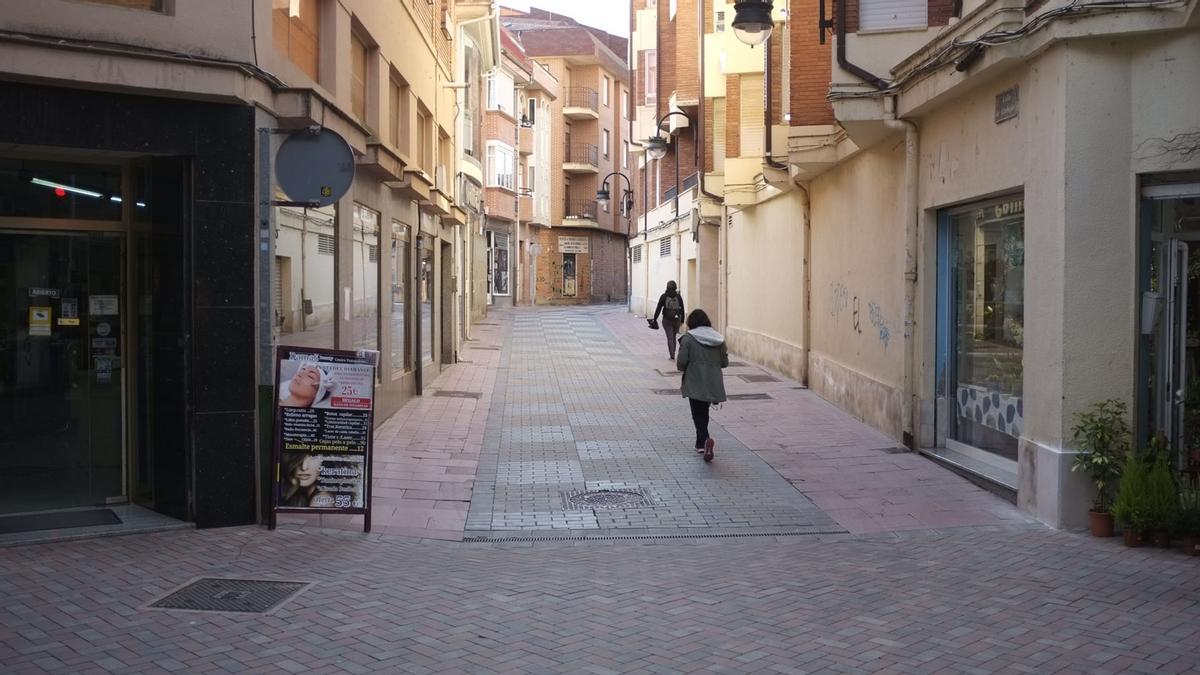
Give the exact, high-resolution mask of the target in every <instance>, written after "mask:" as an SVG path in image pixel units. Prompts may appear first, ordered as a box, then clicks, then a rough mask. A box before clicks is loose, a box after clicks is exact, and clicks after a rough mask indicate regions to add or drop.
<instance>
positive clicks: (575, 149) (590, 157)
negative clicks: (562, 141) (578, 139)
mask: <svg viewBox="0 0 1200 675" xmlns="http://www.w3.org/2000/svg"><path fill="white" fill-rule="evenodd" d="M567 164H590V165H592V166H594V167H599V166H600V150H599V148H597V147H596V146H594V145H591V144H588V143H572V144H570V145H568V146H567Z"/></svg>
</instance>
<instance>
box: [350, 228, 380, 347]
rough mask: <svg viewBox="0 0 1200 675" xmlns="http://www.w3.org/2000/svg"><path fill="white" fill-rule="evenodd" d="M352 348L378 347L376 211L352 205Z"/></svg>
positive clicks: (377, 241) (377, 230) (377, 233)
mask: <svg viewBox="0 0 1200 675" xmlns="http://www.w3.org/2000/svg"><path fill="white" fill-rule="evenodd" d="M352 284H353V286H354V291H353V293H354V328H353V330H354V342H353V344H354V347H355V348H356V349H379V213H378V212H377V211H373V210H371V209H369V208H367V207H365V206H362V205H361V204H355V205H354V279H353V280H352Z"/></svg>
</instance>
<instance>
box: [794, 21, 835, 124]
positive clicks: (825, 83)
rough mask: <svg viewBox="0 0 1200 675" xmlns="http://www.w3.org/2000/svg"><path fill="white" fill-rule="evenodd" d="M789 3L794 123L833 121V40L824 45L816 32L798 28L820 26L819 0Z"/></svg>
mask: <svg viewBox="0 0 1200 675" xmlns="http://www.w3.org/2000/svg"><path fill="white" fill-rule="evenodd" d="M790 6H791V12H792V19H793V21H792V26H793V30H792V31H791V36H790V37H791V40H790V42H791V44H790V45H789V47H790V48H791V75H790V77H789V80H790V82H789V85H790V87H791V101H789V108H790V110H791V112H792V122H791V123H792V125H793V126H806V125H809V124H833V121H834V120H833V106H831V105H830V104H829V101H828V100H826V96H827V95H828V93H829V81H830V73H831V69H832V67H833V51H832V50H833V41H832V40H827V41H826V42H825V44H821V43H820V40H819V38H818V36H817V34H816V32H815V31H812V30H800V29H799V27H803V26H815V25H817V14H818V10H819V4H818V0H791V5H790ZM826 6H828V3H826Z"/></svg>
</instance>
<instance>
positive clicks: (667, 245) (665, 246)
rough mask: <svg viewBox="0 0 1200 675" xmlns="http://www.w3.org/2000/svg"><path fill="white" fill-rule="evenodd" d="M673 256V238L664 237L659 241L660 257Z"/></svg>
mask: <svg viewBox="0 0 1200 675" xmlns="http://www.w3.org/2000/svg"><path fill="white" fill-rule="evenodd" d="M670 255H671V238H670V237H663V238H662V239H659V240H658V257H660V258H666V257H668V256H670Z"/></svg>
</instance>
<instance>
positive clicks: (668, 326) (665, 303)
mask: <svg viewBox="0 0 1200 675" xmlns="http://www.w3.org/2000/svg"><path fill="white" fill-rule="evenodd" d="M683 313H684V311H683V296H681V295H680V294H679V287H678V286H676V285H675V282H674V281H668V282H667V292H666V293H663V294H662V295H660V296H658V307H657V308H656V309H655V310H654V318H653V319H651V320H650V325H651V326H653V325H654V324H655V323H657V322H658V315H659V314H662V318H663V321H662V329H663V333H666V335H667V354H668V355H669V356H670V357H671V360H672V361H674V360H675V344H676V336H677V335H679V324H681V323H683Z"/></svg>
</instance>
